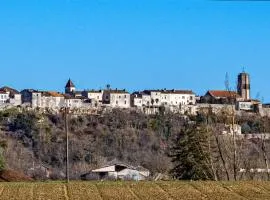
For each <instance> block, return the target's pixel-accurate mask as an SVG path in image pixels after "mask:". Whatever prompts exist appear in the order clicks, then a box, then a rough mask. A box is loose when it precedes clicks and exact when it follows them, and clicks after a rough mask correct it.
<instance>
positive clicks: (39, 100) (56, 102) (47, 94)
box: [32, 91, 65, 109]
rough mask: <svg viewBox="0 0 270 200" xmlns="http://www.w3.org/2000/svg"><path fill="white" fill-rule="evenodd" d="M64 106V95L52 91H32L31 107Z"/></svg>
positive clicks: (56, 107) (57, 107)
mask: <svg viewBox="0 0 270 200" xmlns="http://www.w3.org/2000/svg"><path fill="white" fill-rule="evenodd" d="M63 106H65V98H64V95H62V94H60V93H58V92H52V91H34V92H33V93H32V107H33V108H37V107H38V108H52V109H60V108H62V107H63Z"/></svg>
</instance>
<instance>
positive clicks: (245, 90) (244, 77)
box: [237, 71, 250, 100]
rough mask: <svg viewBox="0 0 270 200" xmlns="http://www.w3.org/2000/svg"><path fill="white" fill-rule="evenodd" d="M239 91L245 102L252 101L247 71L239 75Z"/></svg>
mask: <svg viewBox="0 0 270 200" xmlns="http://www.w3.org/2000/svg"><path fill="white" fill-rule="evenodd" d="M237 91H238V94H239V95H240V96H241V97H242V98H243V99H244V100H249V99H250V77H249V74H248V73H246V72H245V71H243V72H242V73H240V74H239V75H238V86H237Z"/></svg>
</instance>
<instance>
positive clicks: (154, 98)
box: [132, 89, 196, 107]
mask: <svg viewBox="0 0 270 200" xmlns="http://www.w3.org/2000/svg"><path fill="white" fill-rule="evenodd" d="M195 103H196V99H195V94H194V93H193V92H192V91H190V90H165V89H164V90H144V91H143V92H135V93H133V94H132V106H134V107H151V106H152V107H160V106H165V107H170V106H173V107H181V106H187V105H194V104H195Z"/></svg>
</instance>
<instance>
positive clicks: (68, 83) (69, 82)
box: [66, 79, 75, 88]
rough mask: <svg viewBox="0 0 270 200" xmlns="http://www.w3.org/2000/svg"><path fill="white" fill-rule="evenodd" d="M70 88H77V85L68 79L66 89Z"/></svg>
mask: <svg viewBox="0 0 270 200" xmlns="http://www.w3.org/2000/svg"><path fill="white" fill-rule="evenodd" d="M70 87H75V85H74V83H73V82H72V81H71V80H70V79H68V82H67V84H66V88H70Z"/></svg>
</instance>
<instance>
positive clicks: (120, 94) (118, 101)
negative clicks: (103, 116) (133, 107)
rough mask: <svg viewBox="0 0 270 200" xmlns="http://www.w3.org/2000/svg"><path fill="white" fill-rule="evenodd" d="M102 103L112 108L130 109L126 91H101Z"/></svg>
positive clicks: (128, 95)
mask: <svg viewBox="0 0 270 200" xmlns="http://www.w3.org/2000/svg"><path fill="white" fill-rule="evenodd" d="M102 103H103V105H105V106H109V107H112V108H116V107H117V108H130V94H129V93H128V92H127V91H126V90H118V89H115V90H113V89H106V90H103V95H102Z"/></svg>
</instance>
